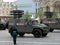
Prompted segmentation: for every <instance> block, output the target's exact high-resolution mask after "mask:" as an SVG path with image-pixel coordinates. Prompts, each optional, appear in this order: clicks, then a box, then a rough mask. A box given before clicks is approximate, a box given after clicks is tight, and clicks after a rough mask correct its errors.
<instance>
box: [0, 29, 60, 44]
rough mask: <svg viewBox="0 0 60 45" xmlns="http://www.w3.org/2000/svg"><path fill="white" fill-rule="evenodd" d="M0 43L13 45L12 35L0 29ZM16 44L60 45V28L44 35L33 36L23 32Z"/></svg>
mask: <svg viewBox="0 0 60 45" xmlns="http://www.w3.org/2000/svg"><path fill="white" fill-rule="evenodd" d="M0 45H13V41H12V37H11V36H10V34H9V33H8V31H7V30H4V31H0ZM17 45H60V30H55V31H54V32H52V33H51V32H50V33H49V34H48V35H47V36H46V37H42V38H34V37H33V35H32V34H25V35H24V37H18V38H17Z"/></svg>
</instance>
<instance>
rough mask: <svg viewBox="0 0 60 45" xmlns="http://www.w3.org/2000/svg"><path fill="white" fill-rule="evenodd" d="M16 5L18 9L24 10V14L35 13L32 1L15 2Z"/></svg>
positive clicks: (19, 0)
mask: <svg viewBox="0 0 60 45" xmlns="http://www.w3.org/2000/svg"><path fill="white" fill-rule="evenodd" d="M16 4H17V6H18V9H21V10H24V12H26V11H28V12H30V13H35V9H36V6H35V3H34V2H33V0H17V2H16Z"/></svg>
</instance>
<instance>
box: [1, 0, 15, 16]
mask: <svg viewBox="0 0 60 45" xmlns="http://www.w3.org/2000/svg"><path fill="white" fill-rule="evenodd" d="M14 9H16V6H14V2H11V3H9V2H3V0H0V15H9V14H10V11H11V10H14Z"/></svg>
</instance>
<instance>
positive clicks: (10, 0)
mask: <svg viewBox="0 0 60 45" xmlns="http://www.w3.org/2000/svg"><path fill="white" fill-rule="evenodd" d="M3 1H4V2H14V1H16V0H3Z"/></svg>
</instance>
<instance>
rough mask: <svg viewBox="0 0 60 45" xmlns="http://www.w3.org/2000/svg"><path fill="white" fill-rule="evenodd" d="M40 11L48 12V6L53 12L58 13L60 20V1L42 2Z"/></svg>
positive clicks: (45, 0) (43, 0)
mask: <svg viewBox="0 0 60 45" xmlns="http://www.w3.org/2000/svg"><path fill="white" fill-rule="evenodd" d="M39 6H40V10H43V12H45V11H46V8H47V6H49V10H50V11H51V12H53V11H55V12H57V13H58V18H60V0H40V3H39Z"/></svg>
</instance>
